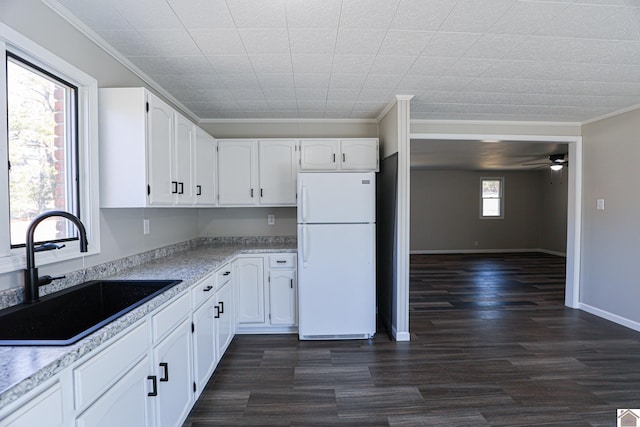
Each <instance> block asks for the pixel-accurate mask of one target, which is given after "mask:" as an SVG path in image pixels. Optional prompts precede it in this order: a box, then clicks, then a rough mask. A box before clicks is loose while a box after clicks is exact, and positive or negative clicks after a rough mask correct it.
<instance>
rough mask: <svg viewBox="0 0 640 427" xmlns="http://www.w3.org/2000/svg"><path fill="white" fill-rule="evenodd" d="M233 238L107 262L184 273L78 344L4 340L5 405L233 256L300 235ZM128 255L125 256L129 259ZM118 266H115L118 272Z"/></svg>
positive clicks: (283, 245)
mask: <svg viewBox="0 0 640 427" xmlns="http://www.w3.org/2000/svg"><path fill="white" fill-rule="evenodd" d="M231 242H232V243H226V242H225V243H211V242H207V241H200V242H198V243H197V244H195V245H189V247H188V248H187V249H184V248H182V249H180V250H179V251H177V252H174V251H168V252H167V255H165V256H162V257H155V258H153V259H150V260H148V261H146V262H144V263H142V264H140V265H135V266H133V267H128V268H125V269H119V268H114V267H113V265H111V266H109V267H106V268H102V270H103V271H105V272H106V274H105V275H103V276H101V277H103V278H105V279H181V280H182V283H180V284H178V285H176V286H174V287H173V288H171V289H169V290H167V291H166V292H164V293H162V294H160V295H158V296H157V297H155V298H153V299H152V300H150V301H149V302H147V303H146V304H143V305H142V306H140V307H138V308H136V309H134V310H132V311H130V312H129V313H127V314H125V315H124V316H122V317H120V318H118V319H117V320H115V321H113V322H111V323H110V324H108V325H107V326H105V327H103V328H101V329H99V330H98V331H96V332H94V333H93V334H91V335H89V336H87V337H86V338H84V339H81V340H80V341H78V342H77V343H75V344H72V345H69V346H62V347H47V346H30V347H11V346H0V408H2V407H4V406H5V405H7V404H9V403H10V402H12V401H14V400H16V399H17V398H19V397H20V396H22V395H23V394H25V393H27V392H28V391H30V390H32V389H33V388H35V387H36V386H38V385H39V384H41V383H42V382H44V381H45V380H47V379H49V378H51V377H52V376H54V375H55V374H57V373H59V372H60V371H62V370H63V369H64V368H66V367H68V366H70V365H71V364H73V363H74V362H75V361H77V360H78V359H80V358H81V357H83V356H84V355H86V354H87V353H89V352H91V351H92V350H94V349H95V348H97V347H99V346H100V345H101V344H102V343H104V342H105V341H107V340H109V339H111V338H113V337H114V336H115V335H117V334H119V333H120V332H121V331H123V330H124V329H126V328H127V327H128V326H130V325H132V324H133V323H135V322H136V321H138V320H140V319H142V318H143V317H145V316H146V315H147V314H148V313H150V312H151V311H153V310H154V309H156V308H158V307H159V306H161V305H162V304H164V303H165V302H167V301H169V300H171V299H173V298H174V297H175V296H176V295H178V294H180V293H181V292H182V291H184V290H185V289H187V288H189V287H191V286H192V285H193V284H194V283H196V282H197V281H199V280H200V279H202V278H204V277H205V276H206V275H208V274H209V273H212V272H213V271H215V270H216V269H217V268H219V267H220V266H222V265H224V264H225V263H226V262H228V261H230V260H232V259H233V257H235V256H236V255H240V254H266V253H278V252H295V248H296V244H295V240H292V239H284V240H282V239H279V240H273V241H271V240H269V239H264V238H262V239H259V240H246V239H245V240H241V241H240V243H237V242H234V241H231ZM191 246H193V247H191ZM126 260H127V259H124V260H120V261H124V262H125V263H126ZM111 264H113V263H111ZM98 270H100V269H98ZM114 270H116V271H115V272H114ZM94 276H95V274H94ZM93 278H95V277H92V279H93ZM87 280H89V279H87Z"/></svg>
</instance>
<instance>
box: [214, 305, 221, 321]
mask: <svg viewBox="0 0 640 427" xmlns="http://www.w3.org/2000/svg"><path fill="white" fill-rule="evenodd" d="M213 308H215V309H216V315H215V316H213V317H214V318H215V319H219V318H220V307H218V306H217V305H214V306H213Z"/></svg>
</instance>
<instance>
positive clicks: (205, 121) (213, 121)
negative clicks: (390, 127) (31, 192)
mask: <svg viewBox="0 0 640 427" xmlns="http://www.w3.org/2000/svg"><path fill="white" fill-rule="evenodd" d="M216 123H297V124H300V123H318V124H322V123H343V124H376V123H378V121H377V120H376V119H299V118H291V119H282V118H279V119H246V118H243V119H200V120H199V121H198V124H216Z"/></svg>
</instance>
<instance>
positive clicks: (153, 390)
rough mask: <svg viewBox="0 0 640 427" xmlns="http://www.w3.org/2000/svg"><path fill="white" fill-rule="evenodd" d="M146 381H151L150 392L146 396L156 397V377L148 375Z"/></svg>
mask: <svg viewBox="0 0 640 427" xmlns="http://www.w3.org/2000/svg"><path fill="white" fill-rule="evenodd" d="M147 379H148V380H151V391H150V392H149V393H147V396H149V397H155V396H157V395H158V382H157V381H156V380H157V377H156V376H155V375H149V376H148V377H147Z"/></svg>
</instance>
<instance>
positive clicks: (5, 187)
mask: <svg viewBox="0 0 640 427" xmlns="http://www.w3.org/2000/svg"><path fill="white" fill-rule="evenodd" d="M7 51H9V52H11V53H13V54H15V55H17V56H19V57H20V58H23V59H25V60H27V61H29V62H31V63H33V64H34V65H37V66H38V67H41V68H43V69H46V70H49V71H50V72H52V73H53V74H55V75H58V76H60V77H61V78H63V79H64V80H66V81H68V82H69V83H71V84H73V85H75V86H77V87H78V105H77V108H78V135H77V138H78V177H79V187H78V189H79V198H80V200H79V207H80V214H81V220H82V223H83V224H84V226H85V228H86V230H87V240H88V241H89V247H88V249H89V250H88V252H86V253H82V252H80V247H79V244H78V243H77V242H76V241H72V242H69V244H67V245H66V246H65V247H64V248H63V249H60V250H55V251H47V252H41V253H38V255H37V256H36V265H38V266H41V265H46V264H52V263H56V262H60V261H66V260H71V259H75V258H81V257H84V256H88V255H95V254H98V253H100V194H99V181H98V82H97V81H96V79H94V78H93V77H91V76H89V75H88V74H86V73H84V72H83V71H81V70H79V69H77V68H76V67H74V66H73V65H71V64H69V63H68V62H66V61H64V60H62V59H60V58H59V57H57V56H56V55H54V54H53V53H51V52H50V51H48V50H46V49H44V48H42V47H41V46H39V45H38V44H36V43H34V42H33V41H32V40H30V39H28V38H27V37H24V36H23V35H21V34H20V33H18V32H17V31H15V30H13V29H12V28H10V27H8V26H7V25H5V24H3V23H1V22H0V57H1V58H2V59H0V108H3V109H5V110H6V105H7V90H6V89H7V88H6V87H5V86H6V82H7V76H6V70H7V67H6V60H7V55H6V52H7ZM7 146H8V141H7V122H6V120H0V164H2V165H7V164H8V160H9V159H8V150H7ZM0 206H9V181H8V174H6V173H0ZM9 222H10V221H9V209H8V208H7V209H0V242H1V243H0V244H1V245H2V246H1V247H0V274H2V273H8V272H14V271H18V270H20V269H22V268H25V264H26V257H25V254H26V250H25V248H15V249H11V244H10V242H11V239H10V223H9Z"/></svg>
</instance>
